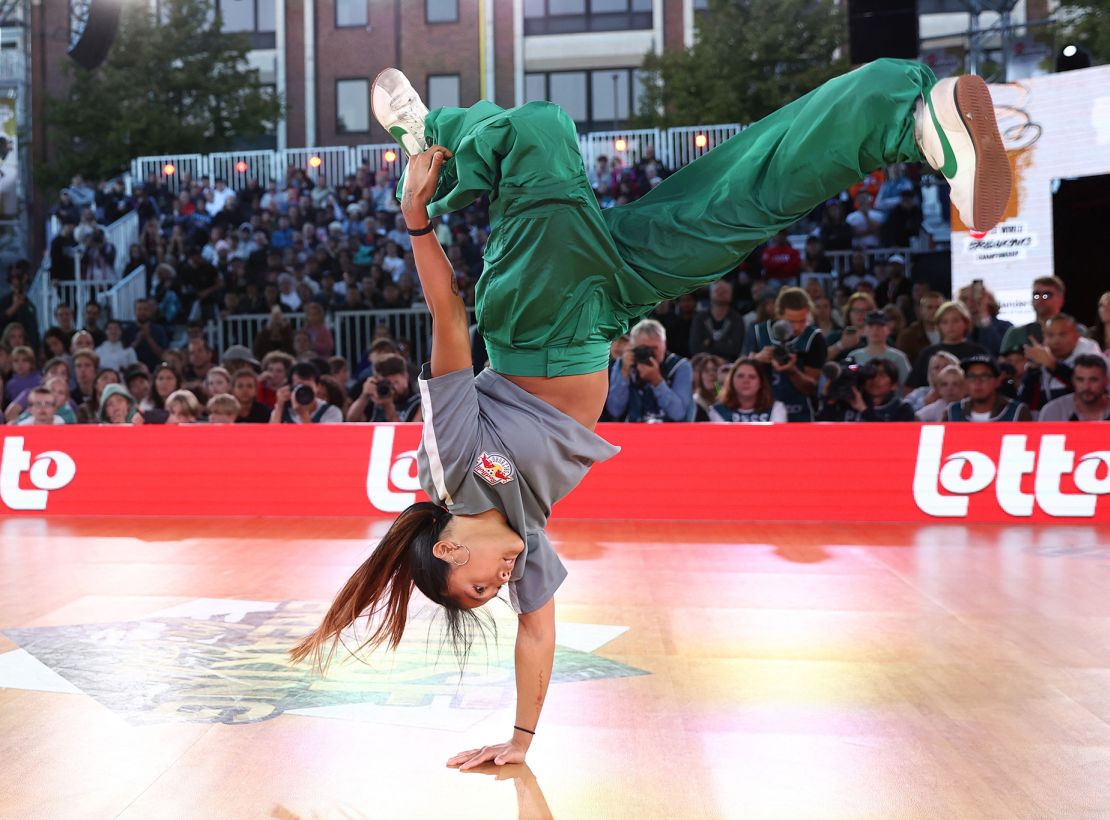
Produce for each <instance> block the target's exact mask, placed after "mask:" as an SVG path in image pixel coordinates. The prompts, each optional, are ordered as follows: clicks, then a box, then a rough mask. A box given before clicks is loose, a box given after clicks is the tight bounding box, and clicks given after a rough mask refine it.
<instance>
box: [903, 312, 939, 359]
mask: <svg viewBox="0 0 1110 820" xmlns="http://www.w3.org/2000/svg"><path fill="white" fill-rule="evenodd" d="M931 344H932V342H930V341H929V335H928V334H927V333H926V332H925V325H924V324H922V323H921V321H920V320H918V321H916V322H913V323H912V324H910V325H909V326H908V327H907V328H906V329H905V330H903V331H902V332H901V333H899V334H898V341H897V342H895V344H894V346H895V347H896V348H898V349H899V350H901V351H902V352H903V353H905V354H906V358H907V359H909V360H910V361H911V362H916V361H917V357H918V356H920V355H921V351H922V350H924V349H925V348H927V347H928V346H929V345H931Z"/></svg>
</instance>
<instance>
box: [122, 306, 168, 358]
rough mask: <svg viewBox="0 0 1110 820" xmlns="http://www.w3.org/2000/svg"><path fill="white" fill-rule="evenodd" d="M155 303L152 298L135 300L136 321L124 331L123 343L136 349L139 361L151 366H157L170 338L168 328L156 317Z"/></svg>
mask: <svg viewBox="0 0 1110 820" xmlns="http://www.w3.org/2000/svg"><path fill="white" fill-rule="evenodd" d="M154 311H155V305H154V302H153V300H150V299H136V300H135V321H134V322H133V323H128V325H127V326H126V327H125V328H124V331H123V344H124V345H125V346H126V347H130V348H132V349H133V350H134V351H135V355H136V356H137V357H138V359H139V361H140V362H142V363H143V364H145V365H146V366H147V367H149V368H152V369H153V368H155V367H157V366H158V365H159V364H160V363H161V361H162V356H163V353H164V351H165V349H166V348H167V347H169V344H170V340H169V336H168V335H167V333H166V329H165V328H164V327H162V325H161V324H159V323H158V322H157V321H155V318H154Z"/></svg>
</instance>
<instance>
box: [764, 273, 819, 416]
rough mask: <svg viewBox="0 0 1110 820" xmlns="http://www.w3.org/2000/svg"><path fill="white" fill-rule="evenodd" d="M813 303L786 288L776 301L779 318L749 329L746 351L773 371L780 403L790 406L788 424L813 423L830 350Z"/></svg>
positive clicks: (787, 409) (802, 292)
mask: <svg viewBox="0 0 1110 820" xmlns="http://www.w3.org/2000/svg"><path fill="white" fill-rule="evenodd" d="M812 316H813V303H812V302H811V301H810V299H809V295H808V294H807V293H806V292H805V291H804V290H802V289H801V288H783V289H782V290H780V291H779V293H778V296H777V297H776V299H775V318H774V319H768V320H767V321H766V322H760V323H759V324H756V325H752V327H750V328H749V329H748V335H747V339H746V340H745V342H744V349H745V350H746V351H747V353H748V355H751V356H752V358H754V359H756V360H757V361H760V362H763V363H764V364H766V365H769V366H770V367H771V370H772V374H771V387H772V389H773V390H774V394H775V399H776V401H781V402H782V403H783V404H784V405H786V415H787V421H813V406H812V404H811V401H812V397H815V396H816V395H817V379H818V378H819V377H820V375H821V366H822V365H823V364H824V363H825V359H826V357H827V355H828V351H827V348H826V345H825V337H824V336H823V335H822V333H821V331H820V330H819V329H818V328H817V326H816V325H814V324H812V321H813V320H812Z"/></svg>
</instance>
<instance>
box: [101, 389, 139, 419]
mask: <svg viewBox="0 0 1110 820" xmlns="http://www.w3.org/2000/svg"><path fill="white" fill-rule="evenodd" d="M112 396H123V397H124V398H125V399H127V422H126V423H127V424H130V423H131V422H132V421H133V420H134V419H135V414H136V413H137V412H138V411H139V408H138V403H137V402H136V401H135V397H134V396H132V395H131V394H130V393H129V392H127V388H126V387H124V386H123V385H121V384H109V385H108V386H107V387H105V388H104V392H103V393H101V394H100V409H99V410H98V411H97V413H96V418H97V420H98V421H99V422H100V423H101V424H111V423H112V422H110V421H108V415H107V413H106V412H105V408H106V407H107V406H108V399H110V398H111V397H112Z"/></svg>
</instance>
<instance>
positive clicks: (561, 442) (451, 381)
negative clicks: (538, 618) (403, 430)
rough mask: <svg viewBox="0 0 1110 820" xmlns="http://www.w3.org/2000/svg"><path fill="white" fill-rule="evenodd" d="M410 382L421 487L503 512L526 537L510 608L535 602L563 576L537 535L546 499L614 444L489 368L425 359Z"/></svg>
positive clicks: (472, 507)
mask: <svg viewBox="0 0 1110 820" xmlns="http://www.w3.org/2000/svg"><path fill="white" fill-rule="evenodd" d="M417 384H418V385H419V387H420V402H421V407H422V408H423V411H424V431H423V434H422V436H421V439H420V449H419V450H418V451H417V456H416V459H417V466H418V468H419V471H420V484H421V487H422V488H423V489H424V492H426V493H427V494H428V497H429V498H431V499H432V500H433V501H437V502H439V503H441V504H443V505H444V506H445V507H447V509H448V510H450V511H451V512H452V513H457V514H461V515H477V514H479V513H483V512H485V511H486V510H491V509H497V510H500V511H501V512H502V513H503V514H504V515H505V518H506V519H507V520H508V522H509V526H510V527H512V528H513V529H514V530H515V531H516V533H517V534H518V535H519V536H520V537H521V540H522V541H524V553H523V554H522V555H521V556H520V558H518V559H517V562H516V566H515V568H514V569H513V574H512V577H511V578H510V579H509V600H510V602H511V603H512V606H513V609H515V610H516V611H517V612H518V613H526V612H532V611H534V610H536V609H539V608H540V607H541V606H543V605H544V604H545V603H547V602H548V601H549V600H550V599H551V596H552V595H554V594H555V590H556V589H558V588H559V585H560V584H562V582H563V579H564V578H566V575H567V571H566V568H565V567H564V566H563V563H562V561H560V560H559V556H558V555H556V554H555V549H554V547H552V546H551V542H550V541H548V540H547V535H546V533H544V527H546V526H547V519H548V517H549V516H550V515H551V506H552V505H553V504H554V503H555V502H556V501H558V500H559V499H560V498H562V497H563V496H565V495H566V494H567V493H569V492H570V491H571V490H573V489H574V488H575V487H576V486H578V483H579V482H580V481H581V480H582V479H583V477H585V475H586V472H587V471H588V470H589V469H590V467H592V466H593V465H594V463H596V462H599V461H605V460H606V459H609V458H612V457H613V456H614V455H616V454H617V453H618V452H620V448H619V447H614V446H613V445H612V444H610V443H609V442H607V441H605V440H604V439H603V438H601V437H600V436H598V435H597V434H596V433H593V432H591V431H590V430H588V429H586V428H585V427H583V426H582V425H581V424H579V423H578V422H577V421H575V420H574V419H572V418H571V417H570V416H567V415H566V414H564V413H562V412H560V411H559V410H556V409H555V408H554V407H552V406H551V405H550V404H548V403H547V402H545V401H543V400H542V399H538V398H536V397H535V396H533V395H532V394H531V393H528V392H527V391H525V390H523V389H522V388H520V387H518V386H517V385H515V384H513V383H512V382H511V381H509V380H508V379H506V378H505V377H504V376H501V375H499V374H498V373H495V372H494V371H492V370H489V369H486V370H483V371H482V372H481V373H479V374H478V375H477V376H475V375H474V374H473V372H472V371H470V370H456V371H455V372H453V373H447V374H445V375H443V376H436V377H435V378H432V376H431V368H430V367H429V365H427V364H425V365H424V367H423V369H422V370H421V372H420V378H419V380H418V381H417Z"/></svg>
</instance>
